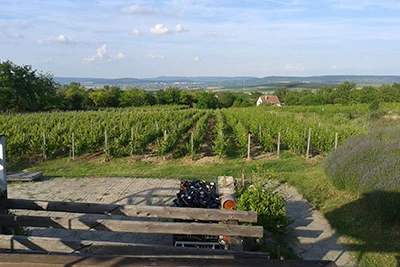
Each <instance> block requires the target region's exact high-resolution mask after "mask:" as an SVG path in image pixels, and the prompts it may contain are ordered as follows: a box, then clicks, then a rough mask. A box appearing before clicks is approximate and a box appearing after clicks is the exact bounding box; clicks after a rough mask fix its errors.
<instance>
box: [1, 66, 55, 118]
mask: <svg viewBox="0 0 400 267" xmlns="http://www.w3.org/2000/svg"><path fill="white" fill-rule="evenodd" d="M55 96H56V83H55V82H54V81H53V78H52V76H51V75H48V74H42V73H38V72H37V71H36V70H34V69H32V67H31V66H29V65H23V66H18V65H15V64H14V63H12V62H11V61H4V62H0V105H1V106H0V110H1V111H6V110H10V111H17V112H20V111H39V110H45V109H50V108H52V107H53V102H54V99H55Z"/></svg>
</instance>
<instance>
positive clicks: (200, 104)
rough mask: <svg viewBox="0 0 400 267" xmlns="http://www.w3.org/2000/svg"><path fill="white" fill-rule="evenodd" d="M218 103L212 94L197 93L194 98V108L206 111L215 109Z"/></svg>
mask: <svg viewBox="0 0 400 267" xmlns="http://www.w3.org/2000/svg"><path fill="white" fill-rule="evenodd" d="M217 105H218V102H217V100H216V99H215V97H214V93H212V92H204V91H202V92H199V93H198V94H197V96H196V104H195V105H194V107H195V108H201V109H207V108H212V109H215V108H217Z"/></svg>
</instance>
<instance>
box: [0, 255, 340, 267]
mask: <svg viewBox="0 0 400 267" xmlns="http://www.w3.org/2000/svg"><path fill="white" fill-rule="evenodd" d="M0 266H2V267H15V266H35V267H48V266H54V267H65V266H70V267H72V266H77V267H89V266H101V267H108V266H109V267H111V266H132V267H138V266H141V267H142V266H160V267H176V266H188V267H191V266H196V267H198V266H209V267H228V266H232V267H236V266H237V267H239V266H254V267H337V265H336V264H335V263H334V262H331V261H300V260H297V261H293V260H292V261H280V260H269V259H266V258H253V259H249V258H245V259H242V258H236V259H218V258H213V259H207V258H201V259H198V258H194V259H182V258H171V257H168V258H148V259H143V258H134V257H87V256H86V257H82V256H71V255H37V254H26V253H24V254H18V253H13V254H0Z"/></svg>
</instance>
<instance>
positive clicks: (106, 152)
mask: <svg viewBox="0 0 400 267" xmlns="http://www.w3.org/2000/svg"><path fill="white" fill-rule="evenodd" d="M107 149H108V140H107V130H104V152H105V154H106V159H108V150H107Z"/></svg>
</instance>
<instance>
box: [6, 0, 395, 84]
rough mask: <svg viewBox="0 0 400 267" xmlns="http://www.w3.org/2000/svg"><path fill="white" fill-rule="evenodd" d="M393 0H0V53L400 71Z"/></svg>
mask: <svg viewBox="0 0 400 267" xmlns="http://www.w3.org/2000/svg"><path fill="white" fill-rule="evenodd" d="M398 14H400V1H399V0H320V1H316V0H241V1H240V0H218V1H211V0H198V1H192V0H165V1H163V0H160V1H159V0H149V1H144V0H142V1H125V0H117V1H106V0H103V1H94V0H30V1H27V0H24V1H22V0H0V60H2V61H3V60H7V59H9V60H11V61H13V62H14V63H16V64H19V65H21V64H27V65H32V66H33V67H34V68H35V69H38V70H41V71H43V72H49V73H51V74H53V75H55V76H68V77H104V78H117V77H137V78H144V77H156V76H162V75H168V76H172V75H174V76H210V75H213V76H217V75H218V76H239V75H240V76H242V75H246V76H257V77H264V76H270V75H290V76H308V75H326V74H333V75H334V74H349V75H359V74H371V75H372V74H375V75H385V74H390V75H400V64H399V63H398V61H399V59H400V16H399V15H398Z"/></svg>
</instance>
